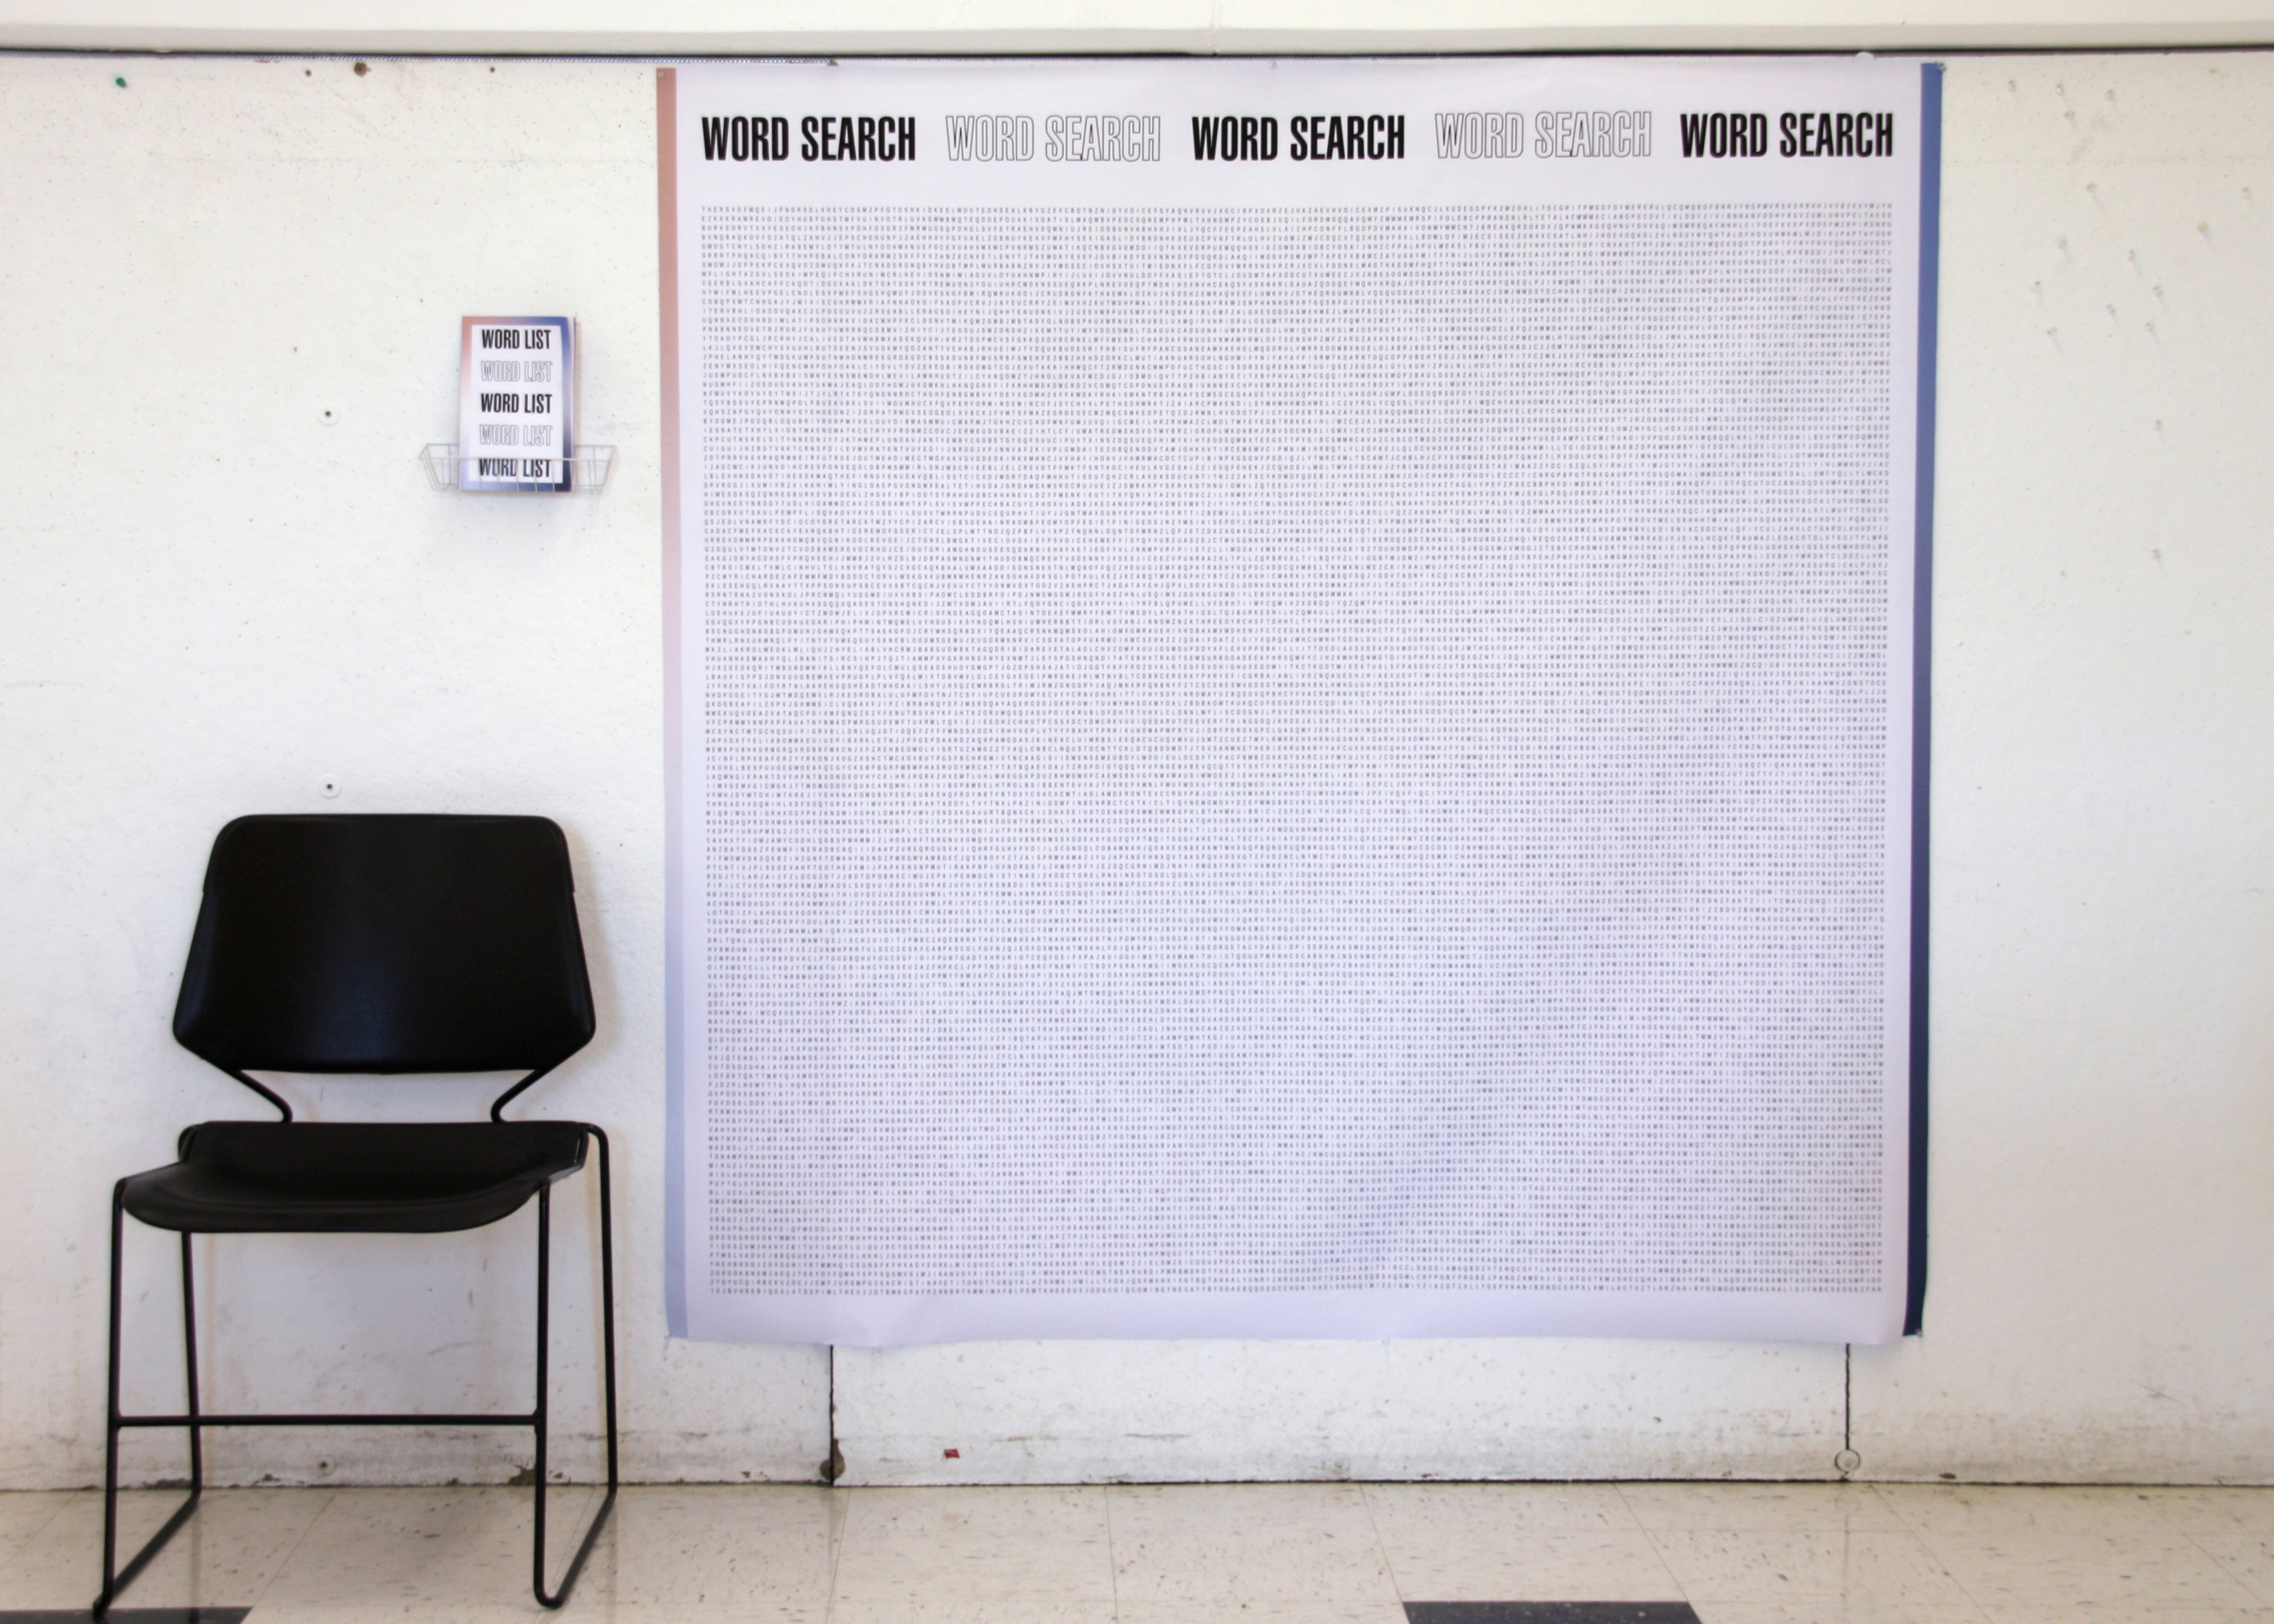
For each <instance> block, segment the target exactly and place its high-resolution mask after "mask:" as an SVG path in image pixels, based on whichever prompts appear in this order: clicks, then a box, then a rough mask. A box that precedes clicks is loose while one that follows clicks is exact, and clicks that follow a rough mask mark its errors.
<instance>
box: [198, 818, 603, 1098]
mask: <svg viewBox="0 0 2274 1624" xmlns="http://www.w3.org/2000/svg"><path fill="white" fill-rule="evenodd" d="M174 1036H175V1037H176V1039H177V1040H178V1041H180V1042H181V1044H182V1045H183V1047H184V1048H185V1049H189V1050H190V1051H191V1052H192V1054H195V1055H197V1056H200V1058H202V1059H205V1060H207V1061H210V1062H212V1063H213V1064H215V1065H216V1066H219V1067H220V1068H221V1069H222V1070H223V1071H228V1072H230V1073H231V1074H232V1075H238V1074H241V1073H242V1072H244V1071H247V1070H254V1069H257V1070H261V1071H375V1072H405V1071H532V1072H542V1071H546V1070H549V1069H550V1068H551V1067H553V1066H555V1065H558V1064H560V1063H561V1061H563V1060H565V1059H567V1058H568V1057H569V1056H570V1055H572V1054H574V1053H576V1050H578V1049H582V1048H583V1047H584V1045H585V1044H586V1043H588V1042H590V1041H591V1037H592V990H591V982H590V981H588V980H587V979H586V977H585V974H584V941H583V938H582V937H581V936H579V935H578V933H577V929H576V889H575V881H574V880H573V878H572V877H571V876H570V875H569V843H568V841H567V840H566V839H564V838H562V836H561V828H560V825H559V824H557V823H553V821H552V820H551V819H550V818H543V817H450V816H275V817H241V818H238V819H237V820H236V821H235V822H234V823H230V824H229V825H228V826H227V827H225V828H224V829H222V831H221V833H220V834H219V835H217V836H216V837H215V839H214V847H213V858H212V861H210V862H209V863H208V864H207V868H206V888H205V901H204V903H203V905H202V906H200V908H199V910H198V926H197V933H196V935H195V936H194V937H193V938H192V941H191V943H190V962H189V966H188V967H187V968H186V969H185V970H184V972H183V975H182V996H181V1001H180V1002H179V1003H178V1004H177V1005H176V1006H175V1010H174ZM240 1080H244V1081H246V1082H248V1083H250V1082H251V1079H242V1078H241V1079H240ZM252 1086H255V1087H258V1086H259V1085H258V1084H252ZM261 1092H262V1093H264V1094H266V1093H267V1090H265V1089H263V1090H261ZM271 1097H272V1098H273V1097H274V1096H271ZM280 1103H281V1102H280Z"/></svg>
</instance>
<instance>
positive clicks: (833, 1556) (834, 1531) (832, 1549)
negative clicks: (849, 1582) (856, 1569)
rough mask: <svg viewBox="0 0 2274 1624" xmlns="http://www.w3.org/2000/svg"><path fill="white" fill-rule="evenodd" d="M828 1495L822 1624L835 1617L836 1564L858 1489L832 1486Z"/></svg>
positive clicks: (840, 1555) (827, 1623)
mask: <svg viewBox="0 0 2274 1624" xmlns="http://www.w3.org/2000/svg"><path fill="white" fill-rule="evenodd" d="M826 1492H827V1493H828V1495H829V1589H828V1591H827V1593H826V1594H825V1596H824V1597H823V1598H822V1603H821V1619H822V1624H831V1620H834V1619H835V1618H836V1617H837V1564H838V1561H839V1559H840V1558H841V1557H843V1555H844V1554H845V1524H846V1523H847V1522H849V1521H850V1520H851V1519H852V1515H853V1496H854V1495H855V1494H857V1493H859V1492H860V1491H859V1490H858V1489H840V1488H838V1487H836V1486H834V1485H832V1486H831V1487H830V1488H829V1489H828V1490H827V1491H826Z"/></svg>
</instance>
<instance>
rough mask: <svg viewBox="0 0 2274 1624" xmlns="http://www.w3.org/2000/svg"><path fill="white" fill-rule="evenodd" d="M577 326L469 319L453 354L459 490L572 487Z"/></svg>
mask: <svg viewBox="0 0 2274 1624" xmlns="http://www.w3.org/2000/svg"><path fill="white" fill-rule="evenodd" d="M574 329H575V323H574V322H573V321H571V320H570V319H569V318H568V317H567V316H468V317H467V318H466V319H465V320H464V323H463V336H462V338H461V341H460V348H459V352H458V486H459V488H460V489H461V490H467V491H566V490H568V489H569V488H570V476H569V459H570V458H571V457H572V456H574V455H575V454H576V451H575V447H574V446H573V445H572V444H571V443H570V440H569V402H571V401H573V400H574V399H575V398H576V348H575V330H574Z"/></svg>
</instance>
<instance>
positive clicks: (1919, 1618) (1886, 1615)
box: [1690, 1596, 2085, 1624]
mask: <svg viewBox="0 0 2274 1624" xmlns="http://www.w3.org/2000/svg"><path fill="white" fill-rule="evenodd" d="M1690 1606H1691V1610H1692V1611H1693V1612H1695V1613H1697V1614H1698V1624H1989V1615H1988V1614H1987V1613H1984V1612H1983V1611H1982V1610H1981V1609H1980V1608H1979V1607H1977V1606H1975V1605H1972V1604H1971V1603H1968V1604H1966V1605H1962V1606H1957V1607H1952V1606H1946V1605H1937V1604H1934V1603H1929V1602H1910V1601H1903V1600H1900V1599H1898V1600H1894V1601H1888V1600H1883V1599H1881V1598H1877V1597H1871V1596H1811V1597H1808V1598H1804V1599H1799V1600H1788V1601H1700V1602H1693V1603H1691V1604H1690ZM2070 1624H2085V1620H2070Z"/></svg>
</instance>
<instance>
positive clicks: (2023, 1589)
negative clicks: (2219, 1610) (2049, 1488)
mask: <svg viewBox="0 0 2274 1624" xmlns="http://www.w3.org/2000/svg"><path fill="white" fill-rule="evenodd" d="M1929 1543H1930V1544H1931V1545H1932V1547H1933V1550H1934V1553H1935V1554H1936V1555H1937V1556H1938V1557H1939V1558H1940V1559H1941V1560H1942V1561H1943V1562H1944V1564H1945V1565H1946V1566H1947V1567H1948V1568H1949V1569H1950V1571H1951V1573H1952V1574H1953V1575H1954V1576H1955V1577H1956V1578H1957V1580H1958V1582H1959V1583H1960V1584H1962V1585H1963V1586H1964V1587H1965V1589H1966V1593H1967V1594H1968V1596H1969V1597H1970V1598H1972V1599H1973V1600H1974V1601H1975V1602H1976V1603H1977V1604H1978V1605H1981V1606H1982V1607H1983V1608H1984V1609H1985V1610H1987V1611H1988V1612H1990V1613H1992V1614H1993V1615H1994V1614H1995V1613H1997V1612H1998V1611H1999V1609H2001V1608H2004V1609H2015V1608H2058V1607H2064V1606H2066V1607H2072V1608H2075V1607H2092V1606H2097V1607H2104V1608H2110V1609H2116V1610H2120V1609H2123V1608H2135V1609H2138V1608H2148V1609H2172V1608H2179V1607H2226V1608H2246V1609H2247V1608H2253V1607H2258V1606H2262V1605H2264V1604H2263V1602H2262V1600H2261V1598H2259V1597H2257V1596H2256V1595H2255V1594H2253V1592H2252V1591H2251V1590H2249V1589H2248V1587H2247V1586H2246V1585H2244V1584H2243V1583H2241V1582H2240V1581H2239V1580H2238V1579H2236V1578H2235V1577H2234V1576H2233V1575H2232V1574H2230V1573H2228V1572H2227V1571H2226V1570H2225V1568H2221V1567H2220V1565H2219V1564H2218V1561H2216V1560H2213V1558H2212V1557H2211V1556H2210V1554H2209V1553H2206V1552H2205V1551H2204V1550H2202V1548H2201V1547H2200V1546H2199V1545H2195V1543H2193V1542H2192V1541H2190V1540H2189V1539H2188V1538H2187V1536H2185V1535H2182V1534H2178V1533H2176V1532H2173V1531H2171V1530H2165V1528H2163V1527H2162V1526H2161V1525H2160V1524H2159V1525H2157V1526H2156V1527H2154V1528H2152V1529H2147V1530H2140V1529H2133V1530H2126V1531H2125V1532H2123V1533H2121V1534H2106V1533H2098V1532H2091V1531H2086V1532H2071V1531H2068V1530H2062V1529H2059V1528H2057V1527H2052V1526H2041V1527H2039V1528H2038V1529H2037V1530H2035V1531H2034V1532H2030V1533H2023V1534H2013V1535H2007V1536H2002V1537H1998V1538H1976V1537H1972V1536H1967V1535H1956V1534H1948V1535H1938V1536H1933V1537H1931V1538H1930V1540H1929Z"/></svg>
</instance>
